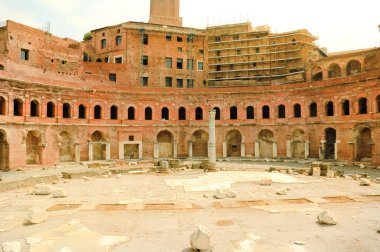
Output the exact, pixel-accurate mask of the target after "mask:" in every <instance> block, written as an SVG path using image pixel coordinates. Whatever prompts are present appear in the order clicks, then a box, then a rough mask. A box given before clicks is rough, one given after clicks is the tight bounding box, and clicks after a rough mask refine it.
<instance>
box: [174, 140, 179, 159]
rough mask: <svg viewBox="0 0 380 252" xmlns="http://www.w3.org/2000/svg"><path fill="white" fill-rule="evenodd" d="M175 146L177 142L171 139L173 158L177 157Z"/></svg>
mask: <svg viewBox="0 0 380 252" xmlns="http://www.w3.org/2000/svg"><path fill="white" fill-rule="evenodd" d="M177 146H178V142H177V141H173V157H174V158H177Z"/></svg>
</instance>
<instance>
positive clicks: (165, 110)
mask: <svg viewBox="0 0 380 252" xmlns="http://www.w3.org/2000/svg"><path fill="white" fill-rule="evenodd" d="M161 119H162V120H169V109H168V108H166V107H164V108H162V109H161Z"/></svg>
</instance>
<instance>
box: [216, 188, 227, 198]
mask: <svg viewBox="0 0 380 252" xmlns="http://www.w3.org/2000/svg"><path fill="white" fill-rule="evenodd" d="M226 197H227V194H226V192H225V191H224V190H223V189H218V190H216V191H215V192H214V198H215V199H225V198H226Z"/></svg>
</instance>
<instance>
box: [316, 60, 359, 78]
mask: <svg viewBox="0 0 380 252" xmlns="http://www.w3.org/2000/svg"><path fill="white" fill-rule="evenodd" d="M361 72H362V64H361V63H360V61H358V60H350V61H349V62H348V63H347V64H346V72H345V74H346V76H350V75H355V74H359V73H361ZM342 76H343V71H342V69H341V66H340V65H339V64H337V63H332V64H330V65H329V66H328V68H327V77H328V78H329V79H331V78H339V77H342ZM312 80H313V81H320V80H323V72H322V68H321V67H320V66H316V67H314V68H313V70H312Z"/></svg>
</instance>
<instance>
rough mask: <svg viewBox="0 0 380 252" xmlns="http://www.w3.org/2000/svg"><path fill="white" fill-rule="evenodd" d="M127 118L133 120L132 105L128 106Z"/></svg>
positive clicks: (133, 111)
mask: <svg viewBox="0 0 380 252" xmlns="http://www.w3.org/2000/svg"><path fill="white" fill-rule="evenodd" d="M128 120H135V108H134V107H129V108H128Z"/></svg>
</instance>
